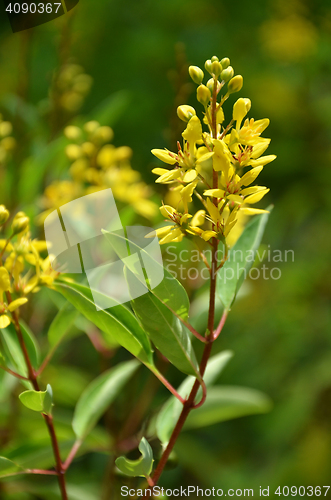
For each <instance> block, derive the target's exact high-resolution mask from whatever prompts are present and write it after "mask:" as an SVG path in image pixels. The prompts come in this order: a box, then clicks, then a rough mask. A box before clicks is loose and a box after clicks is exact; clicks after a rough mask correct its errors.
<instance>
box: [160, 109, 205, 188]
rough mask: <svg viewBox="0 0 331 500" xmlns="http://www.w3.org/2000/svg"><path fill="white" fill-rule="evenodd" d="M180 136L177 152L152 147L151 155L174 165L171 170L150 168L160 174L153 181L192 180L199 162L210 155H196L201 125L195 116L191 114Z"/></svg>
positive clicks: (196, 173) (198, 169)
mask: <svg viewBox="0 0 331 500" xmlns="http://www.w3.org/2000/svg"><path fill="white" fill-rule="evenodd" d="M182 136H183V138H184V141H183V149H182V148H181V145H180V144H179V142H178V143H177V145H178V153H172V152H171V151H168V150H167V149H165V150H163V149H152V153H153V155H154V156H156V157H157V158H158V159H159V160H161V161H163V162H164V163H168V164H169V165H176V168H175V169H173V170H166V169H160V168H155V169H154V170H152V172H153V173H154V174H157V175H160V177H159V178H158V179H157V180H156V181H155V182H158V183H162V184H165V183H168V182H171V181H174V180H177V179H179V178H180V180H181V181H182V182H185V183H186V182H192V181H194V179H195V178H196V177H197V175H198V173H199V171H200V167H199V164H200V163H202V162H203V161H206V160H208V158H210V157H211V156H212V154H213V153H212V152H207V153H205V154H203V155H198V149H197V142H199V141H202V126H201V122H200V120H199V118H198V117H197V116H192V118H191V119H190V121H189V122H188V124H187V127H186V129H185V130H184V132H183V133H182Z"/></svg>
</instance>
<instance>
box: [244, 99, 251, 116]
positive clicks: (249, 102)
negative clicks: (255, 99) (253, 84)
mask: <svg viewBox="0 0 331 500" xmlns="http://www.w3.org/2000/svg"><path fill="white" fill-rule="evenodd" d="M243 99H244V101H245V106H246V111H247V113H248V112H249V110H250V109H251V107H252V103H251V100H250V99H248V97H244V98H243Z"/></svg>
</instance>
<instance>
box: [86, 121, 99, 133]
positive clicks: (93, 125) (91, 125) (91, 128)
mask: <svg viewBox="0 0 331 500" xmlns="http://www.w3.org/2000/svg"><path fill="white" fill-rule="evenodd" d="M99 127H100V123H99V122H97V121H96V120H91V121H90V122H87V123H85V125H84V130H85V132H87V133H88V134H93V133H94V132H95V131H96V129H97V128H99Z"/></svg>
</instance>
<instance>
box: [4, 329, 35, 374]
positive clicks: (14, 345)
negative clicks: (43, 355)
mask: <svg viewBox="0 0 331 500" xmlns="http://www.w3.org/2000/svg"><path fill="white" fill-rule="evenodd" d="M20 326H21V331H22V335H23V339H24V343H25V345H26V348H27V351H28V354H29V358H30V361H31V363H32V365H33V367H34V368H37V366H38V347H37V342H36V340H35V339H34V337H33V334H32V332H31V331H30V330H29V329H28V327H27V326H26V325H25V324H24V323H23V322H20ZM0 335H1V339H2V345H3V349H4V354H5V356H6V357H7V359H8V360H9V361H10V363H11V365H12V366H13V368H14V370H16V371H17V373H19V374H20V375H22V376H24V377H26V376H27V375H28V370H27V367H26V363H25V359H24V356H23V352H22V349H21V346H20V343H19V341H18V337H17V333H16V330H15V327H14V325H13V324H12V323H11V324H10V325H9V326H7V328H3V329H2V330H0Z"/></svg>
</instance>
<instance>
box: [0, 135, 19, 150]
mask: <svg viewBox="0 0 331 500" xmlns="http://www.w3.org/2000/svg"><path fill="white" fill-rule="evenodd" d="M0 144H1V146H2V147H3V149H4V150H5V151H11V150H12V149H14V148H15V146H16V141H15V139H14V137H5V138H4V139H2V141H1V143H0Z"/></svg>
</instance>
